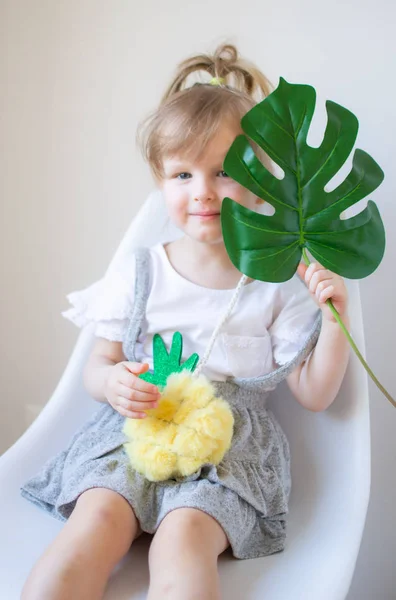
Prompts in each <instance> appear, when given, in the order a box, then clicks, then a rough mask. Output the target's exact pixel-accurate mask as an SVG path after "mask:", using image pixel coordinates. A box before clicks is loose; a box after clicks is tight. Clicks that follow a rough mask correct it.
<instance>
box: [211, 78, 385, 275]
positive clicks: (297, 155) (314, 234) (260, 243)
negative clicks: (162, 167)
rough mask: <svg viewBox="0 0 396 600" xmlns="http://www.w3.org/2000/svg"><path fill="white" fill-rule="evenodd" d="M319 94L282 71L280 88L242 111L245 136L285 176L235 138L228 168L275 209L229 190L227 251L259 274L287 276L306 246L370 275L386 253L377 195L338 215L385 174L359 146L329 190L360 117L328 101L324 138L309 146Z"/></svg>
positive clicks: (328, 261)
mask: <svg viewBox="0 0 396 600" xmlns="http://www.w3.org/2000/svg"><path fill="white" fill-rule="evenodd" d="M315 97H316V93H315V90H314V88H313V87H311V86H308V85H295V84H289V83H287V81H285V80H284V79H282V78H281V79H280V83H279V86H278V87H277V89H276V90H275V91H274V92H273V93H272V94H270V95H269V96H268V97H267V98H266V99H265V100H263V101H262V102H260V103H259V104H257V105H256V106H255V107H254V108H252V109H251V110H250V111H249V112H248V113H247V114H246V115H245V116H244V117H243V118H242V121H241V126H242V129H243V131H244V132H245V133H246V136H248V137H249V138H250V139H251V140H253V141H254V142H256V143H257V144H258V145H259V146H260V147H261V148H262V149H263V150H264V151H265V152H266V153H267V154H268V155H269V156H270V158H271V159H272V160H273V161H274V162H275V163H277V164H278V165H279V166H280V167H281V168H282V169H283V171H284V177H283V179H278V178H277V177H275V176H274V175H273V174H272V173H270V171H268V170H267V168H266V167H265V166H264V165H263V164H262V163H261V162H260V161H259V159H258V158H257V156H256V155H255V153H254V151H253V149H252V147H251V145H250V143H249V141H248V139H247V137H245V136H244V135H240V136H238V137H237V138H236V139H235V140H234V142H233V144H232V146H231V148H230V149H229V151H228V153H227V156H226V158H225V161H224V170H225V171H226V173H227V174H228V175H229V176H230V177H232V178H233V179H235V180H236V181H238V183H240V184H241V185H242V186H244V187H245V188H247V189H249V190H250V191H252V192H253V193H254V194H255V195H257V196H259V197H260V198H262V199H263V200H265V201H267V202H269V203H270V204H271V205H272V206H273V207H274V209H275V214H274V215H272V216H267V215H262V214H259V213H257V212H254V211H252V210H249V209H248V208H245V207H244V206H242V205H240V204H238V203H236V202H234V201H233V200H231V199H230V198H225V199H224V201H223V204H222V210H221V222H222V228H223V236H224V242H225V245H226V249H227V252H228V254H229V256H230V259H231V261H232V262H233V264H234V265H235V266H236V267H237V268H238V269H239V270H240V271H241V272H242V273H244V274H245V275H248V276H249V277H252V278H254V279H259V280H262V281H270V282H281V281H286V280H287V279H290V278H291V277H292V276H293V275H294V273H295V271H296V269H297V266H298V264H299V262H300V260H301V253H302V249H303V248H307V249H308V250H309V252H310V253H311V254H312V255H313V256H314V257H315V258H316V259H317V260H318V261H319V262H320V263H321V264H323V266H324V267H326V268H328V269H330V270H331V271H333V272H335V273H338V274H339V275H342V276H344V277H349V278H351V279H358V278H362V277H366V276H367V275H370V274H371V273H372V272H373V271H374V270H375V269H376V268H377V267H378V265H379V263H380V262H381V260H382V257H383V254H384V250H385V231H384V227H383V223H382V220H381V217H380V214H379V211H378V208H377V206H376V205H375V203H374V202H372V201H368V203H367V207H366V208H365V209H364V210H363V211H362V212H360V213H359V214H357V215H355V216H354V217H351V218H348V219H340V215H341V213H342V212H343V211H345V210H346V209H347V208H349V207H350V206H352V205H354V204H355V203H356V202H358V201H359V200H361V199H363V198H365V197H366V196H367V195H368V194H370V193H371V192H372V191H373V190H375V189H376V188H377V187H378V186H379V185H380V183H381V182H382V180H383V178H384V174H383V172H382V170H381V168H380V167H379V166H378V164H377V163H376V162H375V161H374V159H373V158H371V156H369V155H368V154H367V153H366V152H364V151H363V150H359V149H356V150H355V152H354V155H353V164H352V169H351V171H350V172H349V174H348V175H347V177H346V178H345V180H344V181H343V182H342V183H341V184H340V185H338V186H337V187H336V188H335V189H334V190H332V191H331V192H326V191H325V190H324V187H325V186H326V184H327V183H328V182H329V181H330V180H331V179H332V177H333V176H334V175H335V174H336V173H337V172H338V171H339V170H340V168H341V167H342V165H343V164H344V163H345V161H346V159H347V158H348V156H349V154H350V153H351V151H352V148H353V145H354V143H355V140H356V136H357V131H358V120H357V118H356V117H355V115H354V114H353V113H351V112H350V111H349V110H347V109H346V108H344V107H342V106H340V105H338V104H335V103H334V102H330V101H328V102H327V103H326V110H327V117H328V121H327V126H326V130H325V133H324V138H323V141H322V143H321V145H320V146H319V147H318V148H313V147H311V146H308V145H307V142H306V139H307V134H308V130H309V126H310V123H311V120H312V116H313V113H314V109H315Z"/></svg>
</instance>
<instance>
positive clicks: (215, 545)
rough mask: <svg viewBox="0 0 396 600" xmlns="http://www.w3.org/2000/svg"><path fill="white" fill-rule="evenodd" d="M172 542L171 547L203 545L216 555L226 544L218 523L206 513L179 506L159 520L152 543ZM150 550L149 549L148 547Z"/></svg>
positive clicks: (225, 537)
mask: <svg viewBox="0 0 396 600" xmlns="http://www.w3.org/2000/svg"><path fill="white" fill-rule="evenodd" d="M162 543H163V544H164V547H165V548H166V546H167V544H172V546H173V547H179V549H180V548H182V547H188V548H192V547H198V548H202V547H204V548H205V549H206V550H207V552H208V553H210V552H213V553H214V554H215V555H216V557H217V556H218V555H219V554H221V552H223V551H224V550H225V549H226V548H227V546H228V545H229V544H228V539H227V536H226V534H225V532H224V530H223V528H222V527H221V526H220V524H219V523H218V522H217V521H216V520H215V519H214V518H213V517H211V516H210V515H208V514H207V513H205V512H203V511H201V510H198V509H195V508H179V509H175V510H173V511H171V512H170V513H168V514H167V515H166V517H164V519H163V521H162V522H161V524H160V526H159V528H158V530H157V532H156V534H155V536H154V540H153V543H152V546H154V549H155V546H156V545H158V544H162ZM150 550H151V549H150Z"/></svg>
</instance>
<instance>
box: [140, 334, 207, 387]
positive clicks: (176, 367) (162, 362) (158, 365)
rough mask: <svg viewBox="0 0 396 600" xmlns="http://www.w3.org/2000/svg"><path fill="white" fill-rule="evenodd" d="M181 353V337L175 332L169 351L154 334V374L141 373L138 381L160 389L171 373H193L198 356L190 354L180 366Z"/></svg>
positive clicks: (160, 338)
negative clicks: (151, 384) (142, 380)
mask: <svg viewBox="0 0 396 600" xmlns="http://www.w3.org/2000/svg"><path fill="white" fill-rule="evenodd" d="M182 353H183V337H182V335H181V333H179V332H178V331H176V332H175V333H174V334H173V338H172V345H171V349H170V351H169V354H168V351H167V349H166V346H165V343H164V340H163V339H162V337H161V336H160V335H159V334H158V333H156V334H155V335H154V337H153V357H154V372H147V373H142V374H141V375H139V377H140V379H144V380H145V381H149V382H150V383H153V384H154V385H157V386H158V387H160V388H164V387H165V386H166V381H167V379H168V377H169V375H171V374H172V373H180V372H181V371H185V370H187V371H191V372H193V371H194V369H195V367H196V366H197V362H198V360H199V356H198V354H196V353H194V354H192V355H191V356H190V357H189V358H188V359H187V360H186V361H185V362H184V363H182V364H180V361H181V359H182Z"/></svg>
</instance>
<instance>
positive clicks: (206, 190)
mask: <svg viewBox="0 0 396 600" xmlns="http://www.w3.org/2000/svg"><path fill="white" fill-rule="evenodd" d="M193 197H194V200H196V201H197V202H202V203H204V202H211V201H212V200H214V199H215V197H216V192H215V190H214V187H213V186H212V185H211V184H210V183H209V182H208V181H206V180H204V181H200V182H199V183H197V185H196V186H195V189H194V191H193Z"/></svg>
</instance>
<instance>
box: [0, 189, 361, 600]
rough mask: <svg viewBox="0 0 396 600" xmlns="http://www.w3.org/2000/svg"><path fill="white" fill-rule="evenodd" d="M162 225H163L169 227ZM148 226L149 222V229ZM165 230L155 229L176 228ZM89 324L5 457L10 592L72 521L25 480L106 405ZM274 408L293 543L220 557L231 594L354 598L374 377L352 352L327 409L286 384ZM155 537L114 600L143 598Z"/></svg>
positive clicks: (0, 478)
mask: <svg viewBox="0 0 396 600" xmlns="http://www.w3.org/2000/svg"><path fill="white" fill-rule="evenodd" d="M161 210H162V209H161V205H160V203H159V200H158V195H157V194H155V193H154V194H152V195H151V196H150V199H149V201H148V202H147V203H146V204H145V206H144V208H143V209H142V210H141V211H140V212H139V214H138V217H137V218H136V219H135V220H134V221H133V223H132V225H131V227H130V229H129V230H128V231H127V233H126V235H125V237H124V239H123V241H122V243H121V245H120V247H119V249H118V251H117V253H116V255H115V257H114V259H113V261H112V263H111V264H110V267H109V269H112V268H113V267H114V266H115V265H116V264H117V261H119V260H121V259H122V256H123V255H124V253H125V252H128V251H130V250H131V248H133V247H134V246H136V245H137V239H138V238H139V235H140V240H139V241H138V245H140V244H141V234H139V233H138V232H141V231H142V225H143V224H144V223H147V219H148V218H149V217H153V215H154V221H153V220H152V221H151V223H152V224H153V223H156V222H158V223H159V222H160V219H158V211H161ZM161 227H162V226H161ZM146 231H147V229H146ZM174 235H176V232H175V231H172V230H171V228H170V229H166V228H165V229H164V228H162V229H161V230H159V229H158V230H156V231H153V230H151V232H150V233H148V234H147V236H148V237H147V243H149V242H150V239H149V238H150V237H152V236H154V237H156V238H157V239H158V238H163V239H166V238H167V237H168V238H169V237H172V236H174ZM348 287H349V292H350V302H351V315H352V334H353V336H354V338H355V340H356V342H357V344H358V346H359V348H360V349H361V351H363V352H364V337H363V325H362V316H361V308H360V296H359V289H358V285H357V283H356V282H354V283H352V284H350V285H348ZM93 339H94V336H93V333H92V329H91V328H90V327H87V328H86V329H85V330H83V331H82V332H81V333H80V336H79V338H78V341H77V344H76V346H75V349H74V351H73V353H72V356H71V358H70V361H69V364H68V365H67V368H66V370H65V372H64V374H63V376H62V378H61V380H60V382H59V384H58V386H57V388H56V390H55V392H54V394H53V396H52V398H51V399H50V401H49V402H48V403H47V405H46V406H45V408H44V409H43V411H42V412H41V414H40V415H39V417H38V418H37V419H36V421H35V422H34V423H33V424H32V425H31V427H30V428H29V429H28V430H27V431H26V432H25V434H24V435H23V436H22V437H21V438H20V439H19V440H18V441H17V442H16V443H15V444H14V445H13V446H12V447H11V448H10V449H9V450H8V451H7V452H6V453H5V454H4V455H3V456H2V457H1V458H0V532H1V542H0V598H2V599H3V598H4V599H5V600H17V599H18V598H19V597H20V591H21V588H22V586H23V582H24V580H25V579H26V577H27V575H28V572H29V570H30V569H31V567H32V565H33V563H34V562H35V561H36V559H37V558H38V557H39V556H40V554H41V553H42V552H43V551H44V549H45V548H46V546H47V545H48V544H49V543H50V541H51V540H52V539H53V538H54V537H55V536H56V534H57V533H58V532H59V530H60V529H61V527H62V526H63V524H62V523H61V522H60V521H57V520H55V519H54V518H52V517H50V516H48V515H47V514H45V513H44V512H41V511H40V510H39V509H37V508H36V507H35V506H33V505H31V504H30V503H28V502H27V501H26V500H24V499H22V498H21V497H20V495H19V487H20V485H21V484H22V482H24V481H25V480H26V479H28V478H29V477H30V476H32V475H33V474H34V473H35V472H36V471H37V470H38V469H39V468H40V466H41V465H42V464H43V462H44V461H45V460H46V459H47V458H49V457H50V456H52V455H53V454H54V453H55V452H58V451H59V450H61V449H62V448H63V447H64V446H65V445H66V444H67V443H68V441H69V440H70V438H71V436H72V434H73V432H74V431H75V430H76V429H77V428H78V427H79V426H80V424H81V423H83V422H84V420H85V419H86V418H87V417H89V416H90V414H91V413H92V411H93V410H94V409H96V408H97V403H96V402H95V401H94V400H92V399H91V398H90V397H89V396H88V395H87V393H86V392H85V390H84V388H83V385H82V368H83V365H84V363H85V361H86V359H87V357H88V353H89V350H90V348H91V345H92V343H93ZM270 406H271V408H272V409H273V411H274V413H275V414H276V416H277V418H278V419H279V421H280V423H281V425H282V427H283V428H284V430H285V432H286V435H287V436H288V438H289V441H290V447H291V454H292V479H293V486H292V494H291V499H290V513H289V526H288V538H287V547H286V550H285V551H284V552H281V553H278V554H273V555H271V556H269V557H265V558H261V559H254V560H246V561H238V560H235V559H233V558H232V556H231V555H230V554H229V553H225V554H224V555H222V556H221V557H220V561H219V568H220V577H221V586H222V593H223V598H224V599H226V600H240V599H241V598H242V597H243V598H245V599H246V600H263V598H265V600H291V599H293V600H318V599H320V600H344V599H345V598H346V596H347V593H348V590H349V586H350V583H351V579H352V575H353V571H354V567H355V563H356V558H357V554H358V551H359V546H360V542H361V537H362V532H363V527H364V523H365V518H366V511H367V506H368V500H369V490H370V429H369V406H368V387H367V378H366V376H365V373H364V370H363V368H362V367H361V366H360V363H359V362H358V360H357V359H356V358H355V356H354V355H353V356H351V361H350V365H349V367H348V371H347V375H346V378H345V380H344V383H343V385H342V389H341V392H340V394H339V396H338V398H337V399H336V401H335V402H334V404H333V405H332V406H331V407H330V408H329V409H328V410H327V411H325V412H323V413H311V412H308V411H306V410H304V409H303V408H302V407H301V406H300V405H299V404H298V403H297V402H296V401H295V400H293V399H292V398H291V396H290V394H289V393H288V390H287V388H286V386H285V384H282V385H281V386H279V388H278V389H277V390H276V392H275V393H274V395H273V398H272V399H271V404H270ZM149 542H150V537H149V536H142V537H141V538H140V539H139V540H138V541H137V542H136V543H135V544H134V545H133V546H132V549H131V551H130V552H129V554H128V555H127V556H126V557H125V559H124V560H123V561H122V562H121V563H120V564H119V565H118V567H117V568H116V569H115V571H114V573H113V575H112V577H111V579H110V582H109V585H108V588H107V590H106V594H105V599H106V600H132V599H134V600H142V599H143V598H145V597H146V591H147V586H148V568H147V550H148V546H149Z"/></svg>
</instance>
